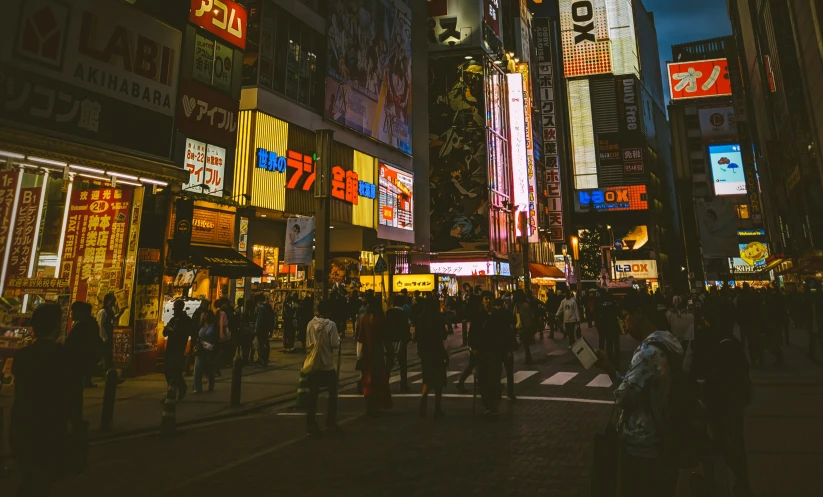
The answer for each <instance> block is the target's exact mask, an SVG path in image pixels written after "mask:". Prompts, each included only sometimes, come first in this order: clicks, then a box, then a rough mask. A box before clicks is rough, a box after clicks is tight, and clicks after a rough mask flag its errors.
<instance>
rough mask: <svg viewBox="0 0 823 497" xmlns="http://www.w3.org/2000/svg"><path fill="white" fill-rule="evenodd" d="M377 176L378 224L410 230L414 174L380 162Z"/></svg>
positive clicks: (412, 220)
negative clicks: (378, 194)
mask: <svg viewBox="0 0 823 497" xmlns="http://www.w3.org/2000/svg"><path fill="white" fill-rule="evenodd" d="M378 176H379V182H380V199H379V202H378V205H379V208H380V225H381V226H388V227H391V228H398V229H401V230H407V231H412V230H413V229H414V210H413V209H414V175H413V174H412V173H410V172H407V171H404V170H403V169H399V168H396V167H392V166H390V165H388V164H386V163H383V162H381V163H380V169H379V173H378Z"/></svg>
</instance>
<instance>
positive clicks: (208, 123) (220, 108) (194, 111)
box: [177, 80, 240, 148]
mask: <svg viewBox="0 0 823 497" xmlns="http://www.w3.org/2000/svg"><path fill="white" fill-rule="evenodd" d="M180 93H181V95H180V102H179V103H178V107H179V114H178V120H177V127H178V128H179V129H180V131H182V132H183V133H186V134H187V135H189V136H194V137H197V138H200V139H203V140H207V141H208V142H209V143H215V144H217V145H220V146H221V147H226V148H232V147H234V145H235V143H236V142H237V133H236V132H235V131H237V115H238V112H239V108H240V107H239V106H240V102H239V101H237V100H234V99H232V98H231V97H230V96H228V95H225V94H223V93H220V92H219V91H216V90H213V89H212V88H209V87H208V86H206V85H202V84H199V83H196V82H194V81H188V80H183V83H182V84H181V85H180Z"/></svg>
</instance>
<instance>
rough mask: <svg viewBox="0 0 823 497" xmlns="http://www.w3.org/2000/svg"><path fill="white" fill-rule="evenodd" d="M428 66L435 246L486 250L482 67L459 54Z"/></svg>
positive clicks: (486, 167) (485, 162) (452, 248)
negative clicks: (429, 70) (429, 73)
mask: <svg viewBox="0 0 823 497" xmlns="http://www.w3.org/2000/svg"><path fill="white" fill-rule="evenodd" d="M430 69H431V75H432V77H431V79H430V84H429V136H430V139H429V184H430V188H431V250H432V251H433V252H446V251H452V250H460V251H473V250H485V251H488V249H489V205H488V195H489V194H488V173H487V170H488V166H487V157H486V129H485V123H486V113H485V105H484V84H483V68H482V67H481V66H479V65H477V64H471V61H467V60H466V59H464V58H463V56H457V57H449V58H444V59H437V60H433V61H431V67H430Z"/></svg>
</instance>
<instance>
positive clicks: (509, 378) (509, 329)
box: [494, 299, 520, 400]
mask: <svg viewBox="0 0 823 497" xmlns="http://www.w3.org/2000/svg"><path fill="white" fill-rule="evenodd" d="M494 308H495V309H496V310H498V311H501V312H502V313H503V314H504V315H505V316H506V319H508V321H509V323H508V326H506V328H505V329H504V330H503V331H504V332H505V334H506V336H507V337H508V343H509V346H508V348H507V349H506V355H505V356H504V357H503V367H504V368H505V369H506V397H507V398H508V399H509V400H517V397H515V396H514V353H515V352H517V349H519V348H520V344H518V343H517V330H516V329H515V325H516V321H515V318H514V316H513V315H512V313H511V312H509V311H508V310H507V309H506V303H505V302H504V301H503V299H495V301H494Z"/></svg>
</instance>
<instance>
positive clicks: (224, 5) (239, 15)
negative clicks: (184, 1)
mask: <svg viewBox="0 0 823 497" xmlns="http://www.w3.org/2000/svg"><path fill="white" fill-rule="evenodd" d="M189 21H191V22H192V23H194V24H196V25H198V26H200V27H201V28H203V29H205V30H206V31H208V32H210V33H213V34H215V35H217V36H219V37H220V38H222V39H224V40H226V41H228V42H229V43H233V44H234V45H237V46H238V47H240V48H241V49H245V48H246V28H247V27H248V14H247V13H246V9H245V8H243V6H242V5H239V4H238V3H236V2H233V1H232V0H191V9H190V10H189Z"/></svg>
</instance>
